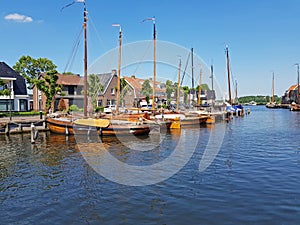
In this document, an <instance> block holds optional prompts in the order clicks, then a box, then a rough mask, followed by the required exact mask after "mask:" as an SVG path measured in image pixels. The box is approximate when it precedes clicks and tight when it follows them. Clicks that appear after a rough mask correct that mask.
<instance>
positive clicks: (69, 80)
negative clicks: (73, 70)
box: [57, 74, 84, 86]
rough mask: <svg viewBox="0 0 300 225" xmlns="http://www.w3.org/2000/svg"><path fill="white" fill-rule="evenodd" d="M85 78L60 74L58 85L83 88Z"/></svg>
mask: <svg viewBox="0 0 300 225" xmlns="http://www.w3.org/2000/svg"><path fill="white" fill-rule="evenodd" d="M83 83H84V82H83V78H82V77H80V76H79V75H71V74H58V80H57V84H62V85H78V86H83Z"/></svg>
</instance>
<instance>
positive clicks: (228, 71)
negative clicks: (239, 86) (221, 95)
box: [226, 45, 232, 105]
mask: <svg viewBox="0 0 300 225" xmlns="http://www.w3.org/2000/svg"><path fill="white" fill-rule="evenodd" d="M226 61H227V76H228V78H227V79H228V97H229V104H230V105H231V104H232V99H231V88H230V63H229V53H228V46H227V45H226Z"/></svg>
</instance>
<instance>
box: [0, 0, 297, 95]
mask: <svg viewBox="0 0 300 225" xmlns="http://www.w3.org/2000/svg"><path fill="white" fill-rule="evenodd" d="M71 2H72V0H39V1H36V0H0V3H1V9H0V16H1V18H0V33H1V34H2V35H1V42H0V51H1V55H0V56H1V58H0V60H1V61H4V62H6V63H7V64H9V65H10V66H13V65H14V64H15V63H16V62H17V60H18V59H19V58H20V57H21V56H22V55H30V56H32V57H34V58H39V57H46V58H48V59H50V60H52V61H53V62H54V63H55V64H56V65H57V66H58V71H59V72H63V71H64V70H65V67H66V66H67V62H68V60H69V59H70V54H71V52H72V48H73V45H74V44H75V43H76V39H77V38H78V36H79V34H80V30H81V27H82V21H83V15H82V14H83V4H82V3H76V4H74V5H72V6H71V7H68V8H65V9H64V10H63V11H61V8H62V7H63V6H65V5H67V4H69V3H71ZM86 3H87V11H88V12H89V24H88V49H89V50H88V62H89V65H90V64H92V63H93V62H94V61H95V60H96V59H98V58H99V57H101V56H102V55H103V54H105V53H106V52H108V51H110V50H111V49H113V48H115V47H116V46H117V43H118V42H117V41H118V29H117V28H116V27H112V24H113V23H120V24H121V25H122V29H123V43H124V44H127V43H133V42H138V41H143V40H151V38H152V24H151V22H150V21H147V22H145V23H141V21H142V20H143V19H145V18H149V17H152V16H155V18H156V27H157V33H158V35H157V39H158V41H167V42H171V43H175V44H177V45H179V46H182V47H184V48H186V49H188V50H189V49H190V48H194V53H195V54H196V55H198V56H199V57H200V58H201V59H202V60H203V61H204V62H205V63H206V64H207V65H208V66H209V65H210V64H211V62H213V64H214V73H215V77H216V79H217V80H218V83H219V85H220V86H222V87H223V88H224V91H226V89H227V86H226V79H225V78H226V62H225V44H228V46H229V52H230V61H231V69H232V75H233V76H234V79H236V80H237V83H238V95H239V96H244V95H257V94H262V95H271V82H272V73H273V72H274V74H275V94H277V95H280V96H281V95H282V94H283V93H284V91H285V90H286V89H287V88H288V87H289V86H290V85H292V84H295V83H296V82H297V71H296V67H295V66H294V64H295V63H300V31H299V29H300V23H299V22H300V14H299V9H300V1H299V0H251V1H249V0H226V1H225V0H224V1H223V0H188V1H184V0H172V1H170V0H152V1H143V0H127V1H124V0H101V1H100V0H86ZM81 43H82V42H81ZM82 48H83V47H82V44H81V45H80V46H79V50H78V54H77V55H76V57H75V61H74V63H73V64H72V65H73V66H72V67H70V68H69V69H67V70H68V71H71V72H74V73H80V74H83V56H82ZM172 54H174V57H176V53H172ZM123 57H126V53H124V54H123ZM185 63H186V57H185V56H184V57H182V64H183V65H182V66H183V67H184V66H185ZM115 68H116V67H115ZM111 69H114V68H111ZM147 69H149V68H147ZM140 73H141V75H140V76H141V77H142V72H140ZM148 73H149V71H148ZM164 73H166V71H164ZM172 73H173V72H172ZM197 73H198V72H197ZM122 75H131V74H122ZM136 75H137V76H139V74H136ZM158 76H163V77H164V76H168V75H167V74H163V75H162V74H158ZM197 76H198V75H197ZM170 77H174V73H173V74H172V75H170ZM174 81H176V80H174Z"/></svg>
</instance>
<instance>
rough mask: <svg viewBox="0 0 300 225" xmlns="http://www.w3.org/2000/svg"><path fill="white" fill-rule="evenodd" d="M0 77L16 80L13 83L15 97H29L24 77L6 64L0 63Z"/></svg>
mask: <svg viewBox="0 0 300 225" xmlns="http://www.w3.org/2000/svg"><path fill="white" fill-rule="evenodd" d="M0 77H3V78H4V77H5V78H16V80H14V81H13V82H14V83H13V88H14V93H15V95H27V87H26V82H25V79H24V77H22V76H21V75H20V74H19V73H17V72H16V71H15V70H13V69H12V68H11V67H10V66H8V65H7V64H6V63H5V62H0Z"/></svg>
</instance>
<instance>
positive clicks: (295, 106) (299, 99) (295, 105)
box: [290, 63, 300, 111]
mask: <svg viewBox="0 0 300 225" xmlns="http://www.w3.org/2000/svg"><path fill="white" fill-rule="evenodd" d="M295 65H296V66H297V75H298V79H297V80H298V82H297V83H298V85H297V103H296V102H293V103H292V104H291V105H290V110H291V111H300V87H299V63H296V64H295Z"/></svg>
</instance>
